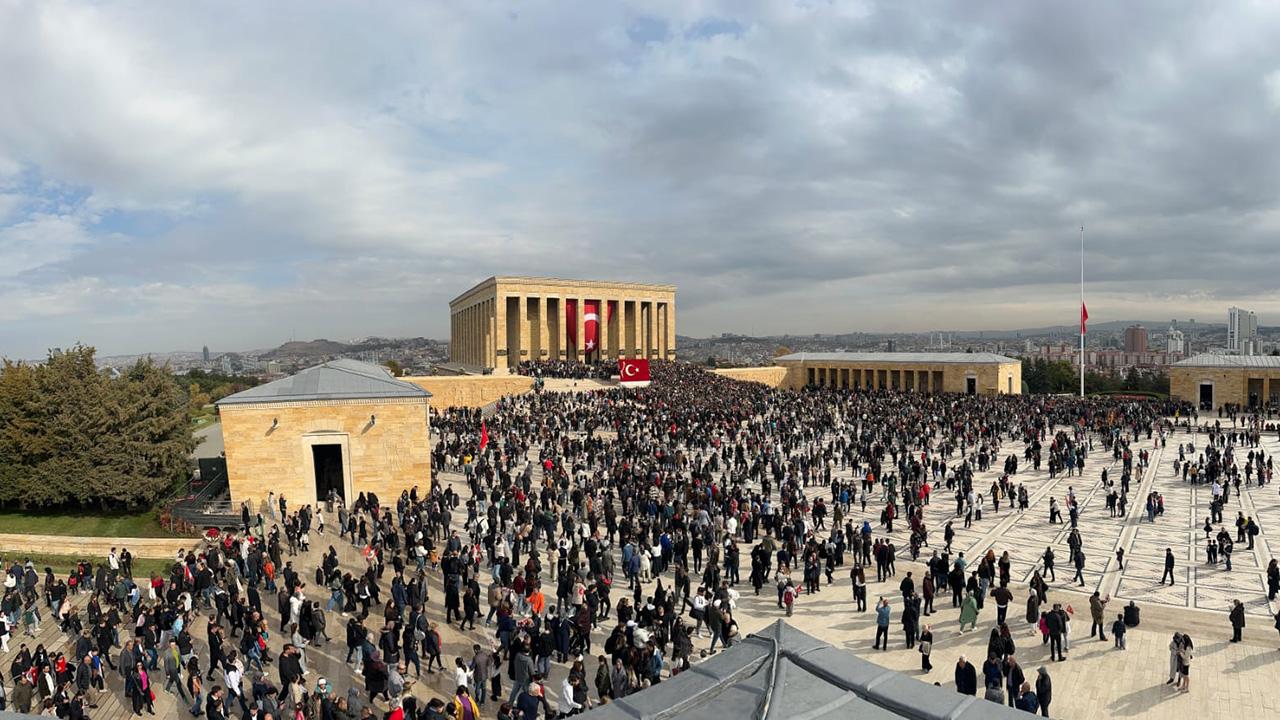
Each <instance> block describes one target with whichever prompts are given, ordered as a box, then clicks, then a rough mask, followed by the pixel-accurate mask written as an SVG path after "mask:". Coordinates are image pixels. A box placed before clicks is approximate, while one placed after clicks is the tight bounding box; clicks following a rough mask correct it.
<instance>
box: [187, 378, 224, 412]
mask: <svg viewBox="0 0 1280 720" xmlns="http://www.w3.org/2000/svg"><path fill="white" fill-rule="evenodd" d="M187 396H188V397H190V398H191V409H192V410H193V411H194V410H199V409H200V408H202V407H204V406H205V405H208V404H209V403H211V402H213V399H212V398H210V397H209V393H206V392H204V391H202V390H201V389H200V383H191V384H190V385H188V386H187ZM224 397H225V396H224ZM218 399H219V400H221V399H222V398H218Z"/></svg>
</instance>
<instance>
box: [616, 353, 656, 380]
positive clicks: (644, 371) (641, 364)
mask: <svg viewBox="0 0 1280 720" xmlns="http://www.w3.org/2000/svg"><path fill="white" fill-rule="evenodd" d="M651 379H652V378H651V377H650V375H649V361H648V360H641V359H637V358H630V359H628V358H621V359H619V360H618V380H619V381H620V382H621V383H622V384H623V385H626V384H628V383H647V382H649V381H650V380H651Z"/></svg>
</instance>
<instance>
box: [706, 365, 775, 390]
mask: <svg viewBox="0 0 1280 720" xmlns="http://www.w3.org/2000/svg"><path fill="white" fill-rule="evenodd" d="M715 372H716V374H718V375H723V376H725V377H727V378H732V379H734V380H742V381H743V382H757V383H761V384H764V385H768V386H769V387H771V388H778V387H783V386H784V385H785V384H786V381H787V368H784V367H781V366H778V365H770V366H768V367H745V368H720V369H719V370H716V371H715Z"/></svg>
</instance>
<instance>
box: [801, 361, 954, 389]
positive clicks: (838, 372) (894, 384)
mask: <svg viewBox="0 0 1280 720" xmlns="http://www.w3.org/2000/svg"><path fill="white" fill-rule="evenodd" d="M805 372H806V373H807V376H806V382H807V384H809V385H815V386H818V387H837V388H845V389H861V390H912V391H916V392H942V390H943V387H944V381H943V378H944V374H943V373H944V371H942V370H934V369H932V368H927V369H926V368H903V367H879V368H877V367H871V368H856V367H813V366H810V367H806V368H805Z"/></svg>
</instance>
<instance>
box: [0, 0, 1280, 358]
mask: <svg viewBox="0 0 1280 720" xmlns="http://www.w3.org/2000/svg"><path fill="white" fill-rule="evenodd" d="M353 28H359V31H353V30H352V29H353ZM1277 31H1280V7H1276V6H1271V5H1266V4H1250V3H1244V2H1232V3H1215V4H1189V5H1185V6H1179V7H1170V6H1168V5H1167V4H1164V3H1155V2H1137V3H1125V4H1114V3H1103V2H1084V3H1075V4H1071V5H1070V6H1062V7H1055V6H1046V5H1040V4H1036V5H1018V6H1010V5H1008V4H1007V3H995V2H978V3H966V4H964V5H963V6H954V7H952V6H947V5H930V6H902V5H901V4H896V3H875V2H871V3H866V4H860V5H849V6H841V7H828V6H807V5H805V4H803V3H801V4H796V5H789V6H785V5H781V4H776V3H729V2H723V3H716V2H697V3H688V2H680V3H676V2H655V3H648V4H646V5H645V6H644V7H643V8H642V7H640V6H626V5H609V6H587V7H568V6H562V5H558V4H550V3H548V4H537V3H533V4H531V3H521V4H515V3H510V4H505V3H490V4H484V5H477V4H465V5H461V6H459V5H454V4H442V3H427V4H412V5H410V4H378V5H375V6H372V7H363V6H339V5H326V6H320V7H317V6H314V5H313V4H305V3H282V4H273V5H271V6H259V5H256V4H249V3H230V4H219V5H208V6H198V5H197V6H156V5H153V4H135V3H108V4H96V3H95V4H88V3H73V2H52V3H35V2H15V3H10V4H6V5H4V6H3V7H2V8H0V59H2V60H3V62H0V78H3V79H5V80H7V81H8V82H7V83H6V87H8V88H10V93H9V96H8V98H7V102H8V104H9V106H10V107H9V108H8V110H7V112H5V113H3V114H0V356H5V357H16V358H23V357H25V358H31V357H40V356H42V355H43V354H44V351H45V349H47V348H49V347H65V346H69V345H71V344H73V343H75V342H77V341H80V342H84V343H87V344H92V345H95V346H97V347H98V348H99V349H100V350H101V351H102V352H103V353H105V354H126V353H131V352H146V351H161V350H168V349H180V348H196V349H199V348H201V347H202V346H203V345H206V344H207V345H209V346H210V347H237V348H253V347H271V346H274V345H276V344H279V343H280V342H282V341H283V340H284V339H285V338H287V337H290V336H293V337H299V338H302V337H311V338H316V337H359V336H370V335H378V336H394V337H414V336H425V337H435V338H441V337H447V335H448V323H449V312H448V300H449V299H450V298H451V297H453V296H454V295H456V294H457V293H458V292H460V291H461V290H463V289H465V288H467V287H470V286H471V285H474V284H475V283H476V282H477V281H479V280H481V279H483V278H485V277H488V276H490V275H495V274H521V275H550V276H568V277H577V278H610V279H627V280H634V281H638V282H660V283H672V284H675V285H676V286H677V287H678V288H679V299H678V304H679V309H680V325H679V327H678V328H677V329H678V331H679V332H680V334H682V335H688V336H696V337H706V336H709V335H715V334H718V333H721V332H735V333H743V334H749V335H775V334H776V335H780V334H788V333H789V334H797V335H802V334H808V333H813V332H822V331H825V332H832V331H833V330H834V331H838V329H839V328H858V329H860V330H864V331H869V332H927V331H929V330H937V329H938V328H939V327H962V328H975V329H981V328H990V329H992V330H1000V329H1013V328H1019V327H1037V326H1045V325H1071V324H1072V323H1073V322H1075V318H1076V317H1077V315H1078V297H1077V293H1078V289H1077V285H1076V283H1077V281H1078V271H1079V266H1078V255H1077V252H1078V232H1079V227H1080V225H1082V224H1083V225H1085V226H1086V228H1087V229H1086V246H1087V258H1086V283H1087V286H1086V293H1087V302H1088V307H1089V312H1090V315H1091V322H1094V321H1096V320H1100V319H1107V318H1115V319H1117V320H1119V319H1132V318H1143V317H1147V318H1150V317H1156V318H1158V317H1195V318H1197V319H1199V320H1201V321H1202V322H1214V323H1219V322H1223V321H1224V318H1225V317H1226V308H1228V307H1230V306H1239V307H1243V308H1248V309H1249V310H1251V311H1254V312H1256V313H1257V317H1258V323H1259V324H1260V325H1267V323H1268V321H1273V322H1274V321H1275V320H1276V319H1277V318H1280V294H1277V291H1276V289H1275V287H1274V283H1273V282H1272V281H1271V280H1270V278H1269V271H1268V270H1267V267H1269V266H1270V265H1271V263H1270V262H1268V261H1269V260H1274V259H1275V246H1274V241H1273V238H1274V237H1275V232H1276V230H1278V229H1280V222H1278V221H1277V218H1280V170H1277V165H1276V163H1275V162H1274V161H1273V159H1274V158H1275V157H1277V156H1280V136H1278V135H1277V134H1276V133H1275V132H1274V127H1275V126H1276V122H1277V120H1280V48H1277V47H1276V46H1275V43H1273V42H1271V41H1270V39H1271V38H1273V37H1274V36H1275V35H1276V34H1277ZM1210 108H1211V109H1212V112H1206V109H1210ZM1222 118H1230V122H1221V119H1222ZM1149 329H1150V330H1152V331H1157V330H1160V329H1161V328H1160V327H1158V326H1154V327H1150V326H1149Z"/></svg>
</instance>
